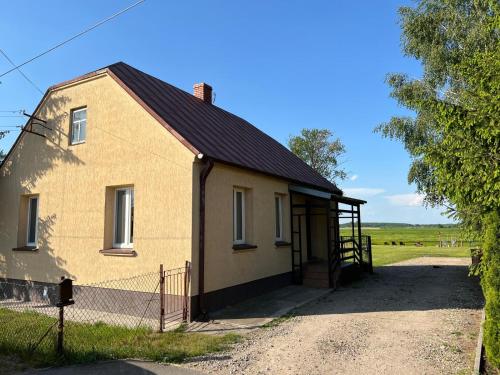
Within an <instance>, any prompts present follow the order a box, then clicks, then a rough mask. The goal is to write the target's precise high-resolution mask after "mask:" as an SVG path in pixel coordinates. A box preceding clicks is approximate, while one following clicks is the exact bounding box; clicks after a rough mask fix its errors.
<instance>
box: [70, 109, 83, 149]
mask: <svg viewBox="0 0 500 375" xmlns="http://www.w3.org/2000/svg"><path fill="white" fill-rule="evenodd" d="M83 111H85V120H75V113H78V112H83ZM84 121H85V139H83V140H81V139H80V126H81V123H82V122H84ZM76 125H78V141H76V142H73V135H74V134H75V128H76ZM70 137H71V138H70V142H71V144H72V145H80V144H82V143H85V141H86V140H87V107H83V108H78V109H74V110H72V111H71V134H70Z"/></svg>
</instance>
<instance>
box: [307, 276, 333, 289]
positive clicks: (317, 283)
mask: <svg viewBox="0 0 500 375" xmlns="http://www.w3.org/2000/svg"><path fill="white" fill-rule="evenodd" d="M303 285H305V286H309V287H311V288H329V286H330V285H329V282H328V277H327V278H326V279H306V278H304V281H303Z"/></svg>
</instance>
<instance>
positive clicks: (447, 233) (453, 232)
mask: <svg viewBox="0 0 500 375" xmlns="http://www.w3.org/2000/svg"><path fill="white" fill-rule="evenodd" d="M362 232H363V234H364V235H368V236H371V238H372V254H373V265H374V266H383V265H386V264H391V263H396V262H401V261H403V260H407V259H412V258H418V257H422V256H434V257H470V249H471V247H474V243H471V242H469V241H466V240H465V238H463V237H462V235H461V233H460V230H459V228H456V227H454V228H440V227H438V226H435V227H380V228H376V227H368V228H362ZM350 234H351V231H350V229H348V228H342V229H341V235H344V236H349V235H350ZM452 240H455V241H456V245H462V246H456V247H448V246H446V247H439V246H438V244H439V241H446V242H447V245H450V244H451V241H452ZM393 241H394V242H395V243H396V244H397V245H396V246H392V245H391V243H392V242H393ZM401 242H403V243H404V245H400V243H401ZM385 243H388V244H389V245H384V244H385ZM416 243H421V244H422V245H423V246H415V244H416Z"/></svg>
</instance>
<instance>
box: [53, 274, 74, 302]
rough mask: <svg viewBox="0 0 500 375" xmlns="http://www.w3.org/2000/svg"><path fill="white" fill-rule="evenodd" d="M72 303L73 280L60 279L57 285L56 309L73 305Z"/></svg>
mask: <svg viewBox="0 0 500 375" xmlns="http://www.w3.org/2000/svg"><path fill="white" fill-rule="evenodd" d="M74 303H75V301H73V280H71V279H62V280H61V282H60V283H59V301H58V302H57V306H58V307H62V306H68V305H72V304H74Z"/></svg>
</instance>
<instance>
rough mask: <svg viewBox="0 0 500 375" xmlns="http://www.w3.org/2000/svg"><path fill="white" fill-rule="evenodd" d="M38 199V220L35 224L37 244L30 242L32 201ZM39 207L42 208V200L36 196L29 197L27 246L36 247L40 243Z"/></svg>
mask: <svg viewBox="0 0 500 375" xmlns="http://www.w3.org/2000/svg"><path fill="white" fill-rule="evenodd" d="M34 199H36V201H37V202H36V213H35V220H36V224H35V242H30V228H31V224H32V223H31V201H32V200H34ZM39 207H40V198H39V196H38V195H34V196H31V197H28V210H27V213H28V218H27V220H26V222H27V224H28V225H27V227H26V245H27V246H35V247H36V245H37V243H38V211H39Z"/></svg>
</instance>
